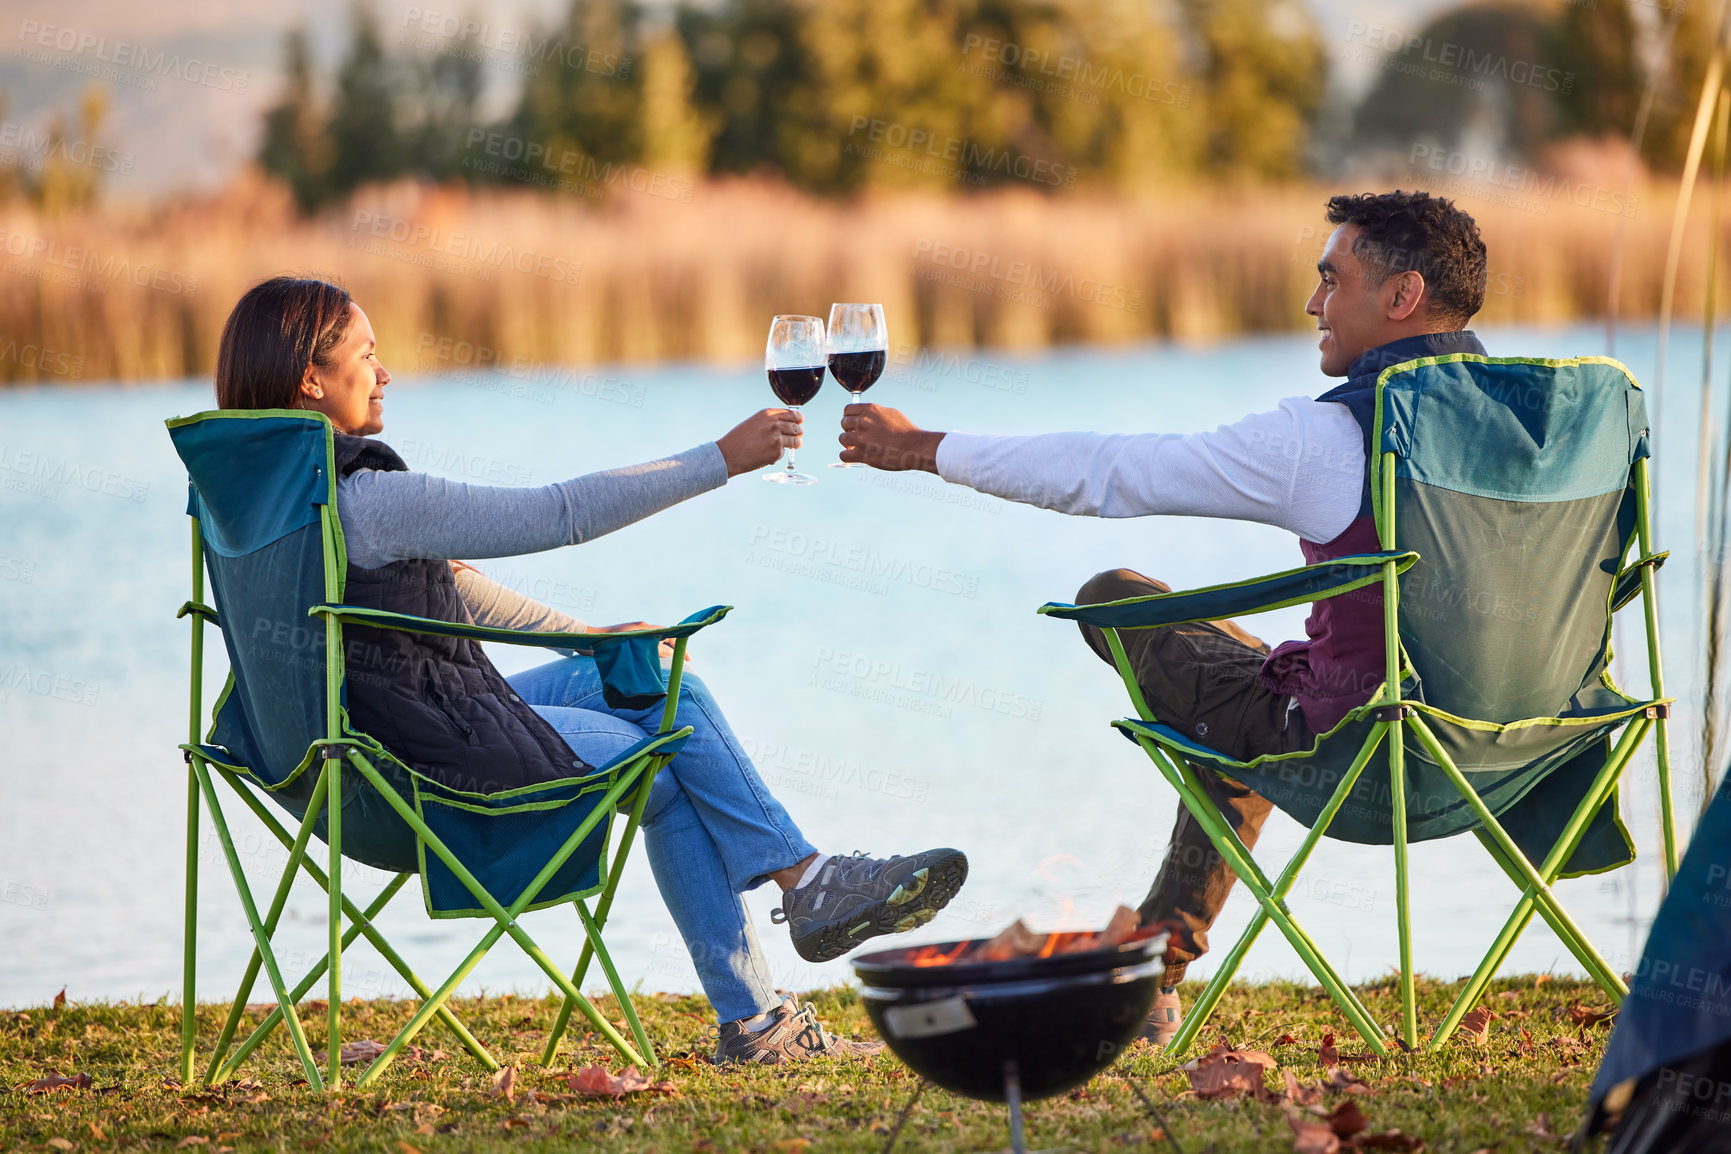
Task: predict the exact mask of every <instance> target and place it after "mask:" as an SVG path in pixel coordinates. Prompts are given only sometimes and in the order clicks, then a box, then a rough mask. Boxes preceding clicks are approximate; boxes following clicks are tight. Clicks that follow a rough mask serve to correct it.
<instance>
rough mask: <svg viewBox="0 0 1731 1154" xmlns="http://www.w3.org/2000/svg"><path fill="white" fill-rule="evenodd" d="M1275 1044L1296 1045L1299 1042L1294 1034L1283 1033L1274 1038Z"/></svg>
mask: <svg viewBox="0 0 1731 1154" xmlns="http://www.w3.org/2000/svg"><path fill="white" fill-rule="evenodd" d="M1273 1044H1274V1045H1276V1046H1296V1045H1297V1044H1298V1037H1297V1035H1294V1034H1282V1035H1280V1037H1278V1038H1276V1039H1274V1043H1273Z"/></svg>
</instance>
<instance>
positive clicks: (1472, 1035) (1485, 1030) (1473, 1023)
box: [1455, 1006, 1497, 1046]
mask: <svg viewBox="0 0 1731 1154" xmlns="http://www.w3.org/2000/svg"><path fill="white" fill-rule="evenodd" d="M1496 1016H1497V1012H1496V1011H1495V1010H1492V1009H1487V1008H1486V1007H1484V1006H1480V1007H1479V1008H1478V1009H1476V1010H1471V1011H1469V1012H1468V1013H1467V1015H1466V1017H1464V1018H1462V1019H1461V1024H1460V1025H1458V1026H1456V1027H1455V1033H1457V1034H1465V1035H1466V1036H1467V1037H1468V1038H1469V1039H1470V1040H1471V1041H1472V1044H1473V1045H1475V1046H1482V1045H1484V1044H1485V1043H1486V1042H1487V1041H1489V1040H1490V1036H1491V1019H1493V1018H1495V1017H1496Z"/></svg>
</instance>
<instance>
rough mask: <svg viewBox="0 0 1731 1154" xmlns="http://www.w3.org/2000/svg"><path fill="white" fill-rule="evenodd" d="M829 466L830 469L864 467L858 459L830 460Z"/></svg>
mask: <svg viewBox="0 0 1731 1154" xmlns="http://www.w3.org/2000/svg"><path fill="white" fill-rule="evenodd" d="M829 467H830V468H832V469H863V468H865V466H864V465H862V464H860V463H859V462H858V461H831V462H830V463H829Z"/></svg>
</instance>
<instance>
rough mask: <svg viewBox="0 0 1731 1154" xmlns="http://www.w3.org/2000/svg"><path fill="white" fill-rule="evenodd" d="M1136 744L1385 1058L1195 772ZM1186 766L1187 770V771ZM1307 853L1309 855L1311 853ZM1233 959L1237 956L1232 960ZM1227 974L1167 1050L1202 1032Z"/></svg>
mask: <svg viewBox="0 0 1731 1154" xmlns="http://www.w3.org/2000/svg"><path fill="white" fill-rule="evenodd" d="M1138 741H1139V742H1140V744H1141V745H1142V747H1143V749H1144V750H1145V751H1146V752H1147V753H1148V755H1149V757H1150V758H1152V759H1153V761H1154V763H1155V765H1156V766H1157V767H1158V768H1159V769H1160V772H1161V773H1162V774H1163V775H1165V777H1166V779H1167V781H1168V782H1169V783H1170V784H1171V785H1172V787H1173V788H1174V789H1175V790H1177V792H1178V796H1179V800H1180V801H1181V802H1182V803H1183V804H1184V806H1185V807H1186V808H1187V809H1189V810H1190V812H1191V814H1192V815H1193V816H1194V817H1195V818H1196V820H1197V823H1198V824H1200V825H1201V826H1202V828H1203V831H1204V832H1206V833H1207V834H1208V838H1209V840H1210V841H1211V842H1212V843H1213V844H1214V848H1215V849H1216V850H1217V851H1218V852H1219V853H1220V855H1221V857H1223V858H1224V859H1226V862H1227V864H1228V865H1230V866H1231V867H1232V870H1233V872H1234V873H1236V874H1237V875H1238V878H1239V880H1240V881H1241V882H1242V883H1243V884H1244V886H1245V888H1246V889H1248V890H1249V891H1250V892H1251V893H1252V894H1253V895H1254V896H1255V898H1256V900H1257V902H1258V903H1259V905H1260V907H1261V908H1260V910H1259V911H1258V914H1257V917H1258V918H1265V919H1268V920H1272V921H1273V922H1274V924H1275V925H1276V926H1278V927H1279V929H1280V932H1281V933H1282V935H1284V936H1285V937H1286V939H1287V941H1288V942H1290V943H1291V944H1292V948H1293V949H1294V950H1295V951H1297V953H1298V956H1299V957H1300V958H1301V959H1303V961H1304V963H1305V965H1306V967H1308V968H1309V970H1310V972H1311V973H1312V974H1314V975H1316V979H1317V981H1318V982H1320V983H1321V984H1322V986H1323V988H1324V989H1325V990H1327V991H1328V994H1329V996H1330V997H1331V998H1332V999H1333V1000H1334V1002H1335V1004H1336V1005H1338V1006H1339V1007H1340V1009H1341V1012H1342V1013H1344V1014H1345V1015H1346V1017H1347V1020H1348V1021H1350V1022H1351V1023H1352V1026H1353V1028H1354V1029H1355V1030H1357V1031H1358V1032H1359V1034H1360V1035H1362V1036H1363V1037H1364V1040H1365V1042H1366V1044H1368V1045H1369V1046H1370V1047H1371V1049H1372V1050H1373V1051H1375V1052H1376V1054H1377V1055H1378V1056H1379V1057H1386V1056H1387V1053H1388V1047H1387V1045H1386V1044H1385V1043H1384V1042H1383V1040H1382V1036H1381V1035H1382V1031H1381V1029H1380V1028H1379V1027H1378V1026H1377V1025H1376V1022H1375V1020H1374V1019H1373V1018H1372V1017H1371V1015H1370V1012H1369V1011H1368V1010H1366V1009H1365V1007H1364V1004H1363V1003H1362V1002H1360V1001H1359V999H1358V996H1357V995H1356V994H1354V993H1353V992H1352V989H1351V987H1350V986H1348V985H1347V984H1346V981H1345V980H1344V979H1343V978H1342V977H1341V976H1340V975H1339V974H1338V973H1336V972H1335V969H1334V967H1333V966H1332V965H1331V964H1330V963H1329V961H1328V959H1327V958H1326V957H1325V956H1324V955H1323V953H1322V951H1321V950H1320V949H1318V948H1317V946H1316V943H1315V942H1313V941H1312V940H1311V938H1310V935H1309V934H1307V933H1306V932H1305V931H1304V929H1303V928H1302V927H1301V926H1299V924H1298V923H1297V921H1296V920H1294V919H1293V917H1292V915H1291V914H1289V913H1288V912H1287V911H1286V908H1285V905H1284V903H1283V901H1282V900H1281V899H1280V898H1279V897H1276V896H1275V894H1274V891H1275V888H1276V887H1275V886H1274V885H1273V884H1271V883H1270V882H1269V880H1268V878H1267V876H1266V875H1265V874H1264V873H1263V872H1262V869H1261V867H1260V866H1258V865H1257V864H1256V860H1255V858H1253V857H1252V856H1251V855H1250V852H1249V851H1248V850H1246V849H1245V848H1244V843H1243V842H1241V841H1239V840H1238V835H1237V834H1236V833H1235V832H1233V830H1232V828H1231V827H1230V826H1229V825H1227V823H1226V822H1225V820H1224V819H1223V818H1221V817H1220V815H1219V812H1218V811H1217V810H1215V809H1214V807H1213V806H1212V805H1211V804H1210V803H1209V802H1208V800H1207V796H1206V795H1205V794H1204V793H1203V792H1202V790H1201V789H1200V788H1198V787H1197V784H1196V783H1195V782H1194V781H1193V780H1192V778H1193V776H1194V774H1193V773H1191V774H1189V775H1186V774H1185V772H1184V770H1183V769H1180V768H1179V767H1178V766H1176V765H1174V764H1173V763H1172V761H1171V760H1170V759H1168V758H1167V757H1166V756H1165V752H1164V751H1163V750H1161V749H1160V747H1159V746H1157V745H1155V744H1154V743H1153V742H1151V741H1149V740H1147V739H1146V738H1138ZM1373 749H1374V746H1373V745H1372V744H1371V743H1370V741H1368V740H1367V742H1366V749H1365V750H1363V751H1361V752H1360V754H1359V756H1358V758H1357V759H1355V761H1354V769H1353V771H1349V774H1348V777H1349V778H1355V777H1356V772H1357V771H1362V769H1363V767H1364V764H1365V763H1366V762H1368V760H1369V758H1370V754H1371V751H1372V750H1373ZM1184 768H1185V769H1187V768H1188V767H1187V766H1186V767H1184ZM1350 791H1351V783H1350V781H1348V780H1344V779H1343V781H1342V784H1341V786H1339V787H1337V788H1336V793H1335V796H1334V797H1333V798H1332V799H1330V809H1329V810H1328V811H1326V817H1327V818H1329V819H1332V817H1333V815H1334V813H1335V812H1337V811H1338V810H1339V807H1340V805H1341V804H1342V803H1343V802H1344V801H1345V799H1346V796H1347V794H1348V793H1350ZM1318 824H1319V827H1320V828H1318V829H1317V831H1316V833H1315V837H1312V838H1311V839H1310V840H1309V844H1310V846H1311V848H1314V846H1315V844H1316V839H1317V838H1320V837H1321V828H1326V823H1325V822H1321V821H1319V823H1318ZM1305 853H1306V856H1308V851H1305ZM1299 865H1302V861H1299V862H1296V863H1289V864H1288V866H1287V869H1286V871H1285V872H1284V873H1283V874H1282V879H1281V880H1282V882H1283V883H1284V884H1285V885H1286V886H1287V887H1290V886H1291V885H1292V883H1293V881H1294V880H1295V879H1296V877H1297V869H1298V866H1299ZM1261 928H1262V927H1261V925H1260V923H1259V922H1258V921H1257V920H1255V919H1253V920H1252V923H1251V926H1250V927H1249V928H1247V929H1246V931H1245V937H1244V938H1243V939H1241V940H1240V942H1239V944H1238V945H1237V946H1235V947H1234V948H1233V951H1232V955H1229V960H1232V961H1233V962H1234V965H1233V969H1234V970H1236V963H1237V962H1238V961H1241V960H1242V957H1243V953H1244V952H1245V951H1247V950H1248V949H1249V947H1250V942H1252V941H1254V940H1255V937H1256V935H1257V934H1258V933H1260V932H1261ZM1233 955H1236V957H1235V958H1234V957H1233ZM1224 971H1225V968H1224V967H1222V971H1221V972H1217V973H1216V974H1215V976H1214V979H1213V980H1211V981H1210V982H1209V984H1208V986H1207V987H1205V989H1204V992H1203V998H1204V999H1205V1000H1206V1002H1207V1004H1206V1005H1203V1006H1202V1012H1201V1013H1196V1012H1195V1011H1194V1010H1193V1012H1192V1015H1191V1016H1190V1017H1189V1018H1187V1019H1186V1020H1185V1022H1184V1025H1183V1026H1181V1027H1179V1032H1178V1033H1177V1034H1176V1035H1174V1036H1173V1039H1172V1042H1171V1044H1170V1045H1169V1046H1168V1051H1169V1052H1171V1053H1178V1052H1180V1051H1181V1050H1182V1049H1183V1048H1184V1047H1187V1046H1189V1044H1190V1043H1191V1041H1193V1040H1194V1039H1195V1037H1196V1034H1197V1033H1198V1032H1199V1031H1200V1030H1201V1029H1202V1026H1203V1024H1204V1023H1205V1022H1206V1021H1207V1018H1208V1015H1209V1014H1210V1013H1212V1011H1213V1009H1214V1003H1215V1002H1217V1001H1218V1000H1219V997H1220V995H1221V994H1222V993H1223V992H1224V990H1225V987H1226V984H1227V983H1228V982H1229V981H1230V980H1231V976H1232V975H1231V973H1226V972H1224Z"/></svg>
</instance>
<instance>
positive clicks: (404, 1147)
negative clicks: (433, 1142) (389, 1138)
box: [397, 1142, 421, 1154]
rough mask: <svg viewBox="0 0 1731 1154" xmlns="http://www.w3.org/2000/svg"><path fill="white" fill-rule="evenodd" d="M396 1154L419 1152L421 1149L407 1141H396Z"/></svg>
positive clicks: (418, 1153) (416, 1153)
mask: <svg viewBox="0 0 1731 1154" xmlns="http://www.w3.org/2000/svg"><path fill="white" fill-rule="evenodd" d="M397 1154H421V1151H420V1150H419V1149H418V1148H416V1147H414V1146H411V1145H409V1144H408V1143H407V1142H398V1143H397Z"/></svg>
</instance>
